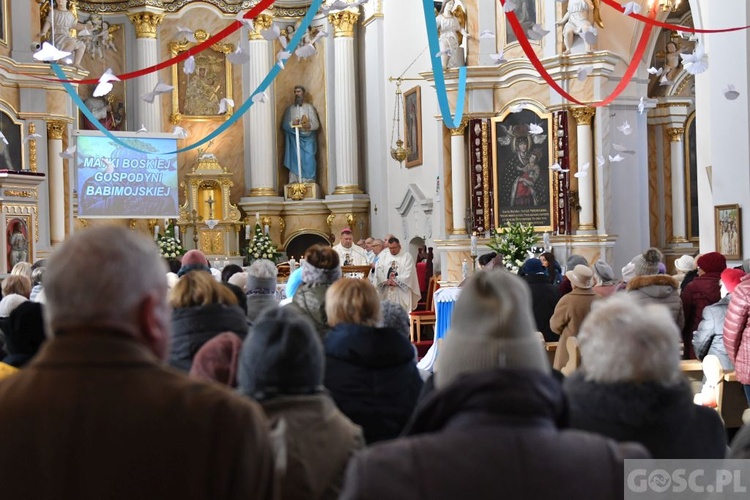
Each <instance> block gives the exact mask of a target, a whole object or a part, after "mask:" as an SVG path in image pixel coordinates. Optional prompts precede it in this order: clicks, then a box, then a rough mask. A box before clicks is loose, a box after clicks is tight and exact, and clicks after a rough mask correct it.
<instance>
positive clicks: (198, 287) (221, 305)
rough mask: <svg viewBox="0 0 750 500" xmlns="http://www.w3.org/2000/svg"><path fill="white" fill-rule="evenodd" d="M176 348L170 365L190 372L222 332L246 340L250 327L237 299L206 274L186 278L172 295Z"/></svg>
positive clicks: (194, 274) (185, 276)
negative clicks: (199, 355)
mask: <svg viewBox="0 0 750 500" xmlns="http://www.w3.org/2000/svg"><path fill="white" fill-rule="evenodd" d="M169 304H170V305H171V306H172V307H173V308H174V312H173V313H172V331H173V335H172V347H171V351H170V354H169V364H170V365H172V366H174V367H175V368H179V369H181V370H184V371H186V372H189V371H190V368H191V367H192V365H193V358H194V357H195V355H196V353H197V352H198V350H199V349H200V348H201V347H202V346H203V344H205V343H206V342H208V341H209V340H211V339H212V338H214V337H215V336H217V335H218V334H220V333H222V332H233V333H235V334H237V335H239V337H240V338H242V339H244V338H245V335H247V330H248V325H247V319H246V317H245V313H244V312H243V310H242V309H241V308H240V307H239V306H238V305H237V297H235V295H234V293H232V291H231V290H229V288H227V287H226V286H224V285H222V284H221V283H219V282H218V281H216V280H215V279H214V278H213V276H211V274H209V273H206V272H189V273H187V274H184V275H183V276H182V277H181V278H180V280H179V281H178V282H177V284H176V285H175V286H174V288H172V290H170V292H169Z"/></svg>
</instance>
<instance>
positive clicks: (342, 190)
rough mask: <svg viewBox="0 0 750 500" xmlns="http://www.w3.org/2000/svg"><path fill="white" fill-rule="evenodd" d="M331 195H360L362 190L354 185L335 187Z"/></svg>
mask: <svg viewBox="0 0 750 500" xmlns="http://www.w3.org/2000/svg"><path fill="white" fill-rule="evenodd" d="M333 194H362V190H361V189H359V186H357V185H356V184H351V185H348V186H336V189H334V190H333Z"/></svg>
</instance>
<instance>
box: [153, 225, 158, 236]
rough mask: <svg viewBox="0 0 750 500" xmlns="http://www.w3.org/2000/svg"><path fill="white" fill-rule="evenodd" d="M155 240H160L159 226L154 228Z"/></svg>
mask: <svg viewBox="0 0 750 500" xmlns="http://www.w3.org/2000/svg"><path fill="white" fill-rule="evenodd" d="M154 239H155V240H158V239H159V226H158V225H156V226H154Z"/></svg>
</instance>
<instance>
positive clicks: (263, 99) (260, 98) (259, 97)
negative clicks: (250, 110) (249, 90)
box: [253, 92, 268, 103]
mask: <svg viewBox="0 0 750 500" xmlns="http://www.w3.org/2000/svg"><path fill="white" fill-rule="evenodd" d="M253 102H254V103H267V102H268V94H266V93H265V92H258V93H257V94H255V95H254V96H253Z"/></svg>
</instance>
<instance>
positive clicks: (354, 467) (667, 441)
mask: <svg viewBox="0 0 750 500" xmlns="http://www.w3.org/2000/svg"><path fill="white" fill-rule="evenodd" d="M394 240H395V243H393V241H394ZM386 241H389V242H391V243H389V245H390V247H389V248H394V249H396V253H393V255H397V254H398V253H400V251H401V250H400V247H399V248H397V247H398V246H399V245H398V240H397V238H395V237H393V236H392V235H389V237H388V238H387V239H386ZM363 243H364V244H365V245H367V242H366V241H365V242H363ZM370 243H371V244H372V243H373V242H370ZM496 258H497V257H491V258H489V259H487V258H484V259H483V258H480V259H479V261H480V262H483V266H485V267H484V268H483V269H479V270H477V272H475V273H474V274H473V275H472V276H471V277H470V278H468V279H467V280H465V281H464V283H463V285H462V290H461V293H460V296H459V297H458V301H457V302H456V304H455V308H454V310H453V317H452V321H451V326H450V330H449V331H448V333H447V335H446V337H445V339H444V341H443V342H442V344H441V346H440V348H439V350H438V354H437V361H436V363H435V367H434V373H430V374H425V373H420V371H419V370H418V369H417V366H416V362H417V359H416V356H415V350H414V348H413V346H412V345H411V344H410V342H409V337H408V328H409V324H408V316H407V314H408V311H407V310H406V308H405V307H404V306H403V304H402V303H401V302H398V301H394V302H381V299H382V296H381V295H380V294H379V293H378V289H377V288H376V287H375V286H374V285H373V284H372V283H371V282H370V281H369V280H366V279H355V278H347V277H342V272H341V262H340V259H339V256H338V254H337V253H336V251H335V250H334V249H332V248H330V247H325V246H313V247H311V248H310V249H308V251H307V252H306V254H305V259H304V260H303V262H302V264H301V270H300V271H299V279H298V282H297V283H296V284H295V285H294V286H293V287H292V288H293V289H291V290H290V291H291V293H290V294H289V296H290V300H288V301H287V302H288V303H286V304H280V303H279V302H277V300H276V290H277V287H278V283H277V280H276V275H275V265H274V264H273V263H272V262H269V261H263V260H262V259H260V260H257V261H256V262H254V263H253V264H252V265H251V266H249V268H247V269H246V270H244V269H243V268H241V267H240V266H236V267H231V266H226V268H225V270H224V272H221V273H212V272H211V270H210V267H209V262H208V260H207V259H206V257H205V255H203V254H202V253H201V252H199V251H197V250H194V251H190V252H188V254H186V255H185V256H184V257H183V259H182V262H181V263H180V265H179V267H177V266H175V267H173V268H172V271H171V272H168V268H167V266H166V264H165V262H164V261H163V260H162V259H161V258H160V257H159V253H158V250H157V248H156V247H155V245H153V242H151V241H149V240H148V239H145V238H142V237H141V236H139V235H137V234H135V233H133V232H132V231H128V230H126V229H123V228H117V227H112V226H105V227H98V228H92V229H89V230H86V231H82V232H79V233H76V234H74V235H73V236H72V237H71V238H70V239H68V240H67V241H66V242H65V243H63V244H62V245H60V246H59V247H58V248H57V249H56V251H55V252H54V253H53V255H52V256H51V257H50V258H49V259H48V262H46V263H45V264H46V265H45V266H44V269H45V271H44V273H43V288H42V289H41V291H39V292H37V293H38V294H39V293H41V294H42V296H43V298H44V304H43V305H42V304H39V303H36V302H30V301H29V300H28V295H29V292H30V288H31V280H30V279H29V278H28V277H25V276H23V278H25V279H16V278H14V279H10V278H11V277H12V276H11V277H8V278H6V281H7V285H6V283H5V282H4V283H3V286H2V290H3V293H4V294H5V293H6V287H7V295H6V296H5V297H4V298H3V300H2V301H0V329H2V331H3V333H4V335H3V337H4V339H5V343H4V344H3V346H0V347H4V349H5V350H4V352H3V353H2V354H3V359H2V360H0V361H1V362H0V484H2V488H3V493H4V494H5V495H7V497H8V498H76V499H84V500H85V499H100V498H108V499H109V498H111V499H121V498H122V499H125V498H128V499H130V498H140V497H146V498H185V499H225V498H226V499H235V498H236V499H240V498H243V499H247V498H255V499H266V498H268V499H276V498H281V499H289V500H291V499H328V498H343V499H365V498H373V499H375V498H377V499H387V498H394V499H395V498H430V499H433V498H434V499H454V498H472V499H482V498H487V499H490V498H498V496H499V495H500V493H502V496H503V497H505V496H507V497H508V498H527V499H541V498H596V499H616V498H622V494H623V493H622V492H623V484H624V483H623V481H624V472H623V471H624V468H623V464H624V461H625V460H626V459H633V458H679V459H696V458H698V459H708V458H723V457H726V456H730V454H731V456H734V457H744V456H750V428H748V429H742V430H740V431H739V434H738V435H737V437H736V438H735V439H734V441H733V443H732V446H731V449H730V443H729V442H728V440H727V434H726V431H725V429H724V425H723V423H722V420H721V418H720V416H719V413H718V412H717V411H715V410H714V409H711V408H707V407H703V406H699V405H696V404H694V403H693V397H692V392H691V388H690V386H689V384H688V382H687V381H686V379H685V376H684V375H683V373H682V371H681V369H680V363H681V361H680V358H681V356H683V355H685V356H690V355H692V351H691V350H689V349H688V348H687V347H686V344H685V341H686V340H689V345H690V346H691V348H692V346H693V345H694V346H695V355H697V356H698V357H703V356H706V355H708V354H716V355H717V356H719V355H721V356H722V357H721V359H722V366H723V367H724V368H725V370H730V369H734V370H735V373H736V377H737V380H739V382H740V383H742V384H745V387H747V388H750V279H747V280H745V279H744V278H745V273H744V271H741V270H737V269H726V260H725V259H723V256H721V255H720V254H716V253H715V252H712V253H707V254H705V255H703V256H701V257H699V258H698V259H696V260H695V263H696V267H697V272H696V276H695V277H694V278H692V281H690V282H689V283H688V284H687V285H686V286H685V288H684V289H682V290H681V288H680V283H685V281H686V280H687V279H688V278H687V275H686V276H683V277H680V279H676V278H674V277H671V276H667V275H666V266H664V265H663V264H664V263H663V262H662V261H663V256H662V255H661V253H660V252H658V251H657V250H656V249H647V250H646V251H645V252H644V253H643V254H639V255H637V256H636V257H634V259H633V260H632V261H631V262H630V263H629V264H628V266H626V267H628V269H627V271H628V281H627V284H626V285H625V286H622V287H620V286H619V285H620V284H621V283H620V282H618V280H615V278H614V273H613V272H612V269H611V267H609V266H608V265H607V264H606V262H604V261H603V260H598V261H594V262H593V263H592V264H589V262H588V261H587V259H586V258H585V257H583V256H580V255H577V256H576V255H574V256H569V257H568V258H567V259H566V263H567V264H568V265H567V266H566V267H565V268H564V269H563V268H562V267H561V266H559V265H558V264H557V261H556V260H555V258H554V255H553V254H551V253H549V254H548V255H546V256H545V257H544V259H537V258H531V259H529V260H528V261H527V262H526V263H525V264H524V266H523V268H522V270H523V272H522V273H521V274H522V276H516V275H514V274H512V273H510V272H508V271H506V270H504V269H503V268H502V267H503V266H493V265H492V263H493V261H494V260H493V259H496ZM112 262H116V263H117V265H115V266H113V265H112ZM680 265H681V267H678V271H683V269H687V271H686V272H689V271H690V269H688V267H689V262H688V259H682V261H681V262H680ZM91 269H96V270H97V272H95V273H94V272H90V270H91ZM32 274H33V271H32ZM38 274H39V273H38ZM13 276H21V275H20V274H18V275H13ZM40 277H41V274H40ZM290 278H291V277H290ZM290 281H291V280H290ZM714 281H715V282H714ZM39 285H40V286H41V285H42V282H41V281H40V282H39ZM716 290H718V292H717V293H715V292H716ZM714 298H715V300H714ZM243 306H244V307H243ZM42 308H44V310H43V311H42ZM42 314H44V321H42ZM688 325H691V326H690V328H694V330H693V331H691V332H689V333H690V336H689V339H688V338H687V337H686V329H687V328H688ZM540 334H541V335H540ZM542 337H544V340H546V341H547V342H550V341H553V340H559V339H561V338H562V339H569V338H570V339H575V340H576V341H577V344H578V345H579V349H580V356H581V357H580V366H579V367H578V369H577V370H576V371H574V372H572V373H570V374H569V375H568V376H567V377H565V376H563V375H562V373H560V371H559V369H560V368H562V367H563V366H565V365H567V364H568V360H567V359H564V358H563V357H562V351H563V349H558V351H557V353H558V354H559V355H560V356H561V357H560V358H559V359H558V358H557V356H556V358H555V360H554V363H553V364H551V363H550V361H549V357H548V355H547V352H545V342H544V341H543V340H542ZM720 347H721V348H723V350H722V349H721V348H720ZM681 350H684V351H685V352H684V354H683V352H682V351H681ZM566 352H567V351H566ZM425 377H427V380H426V381H425V382H424V383H423V379H424V378H425ZM748 392H749V393H750V391H748ZM749 395H750V394H749ZM748 399H750V397H749V398H748ZM539 478H543V480H540V479H539Z"/></svg>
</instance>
